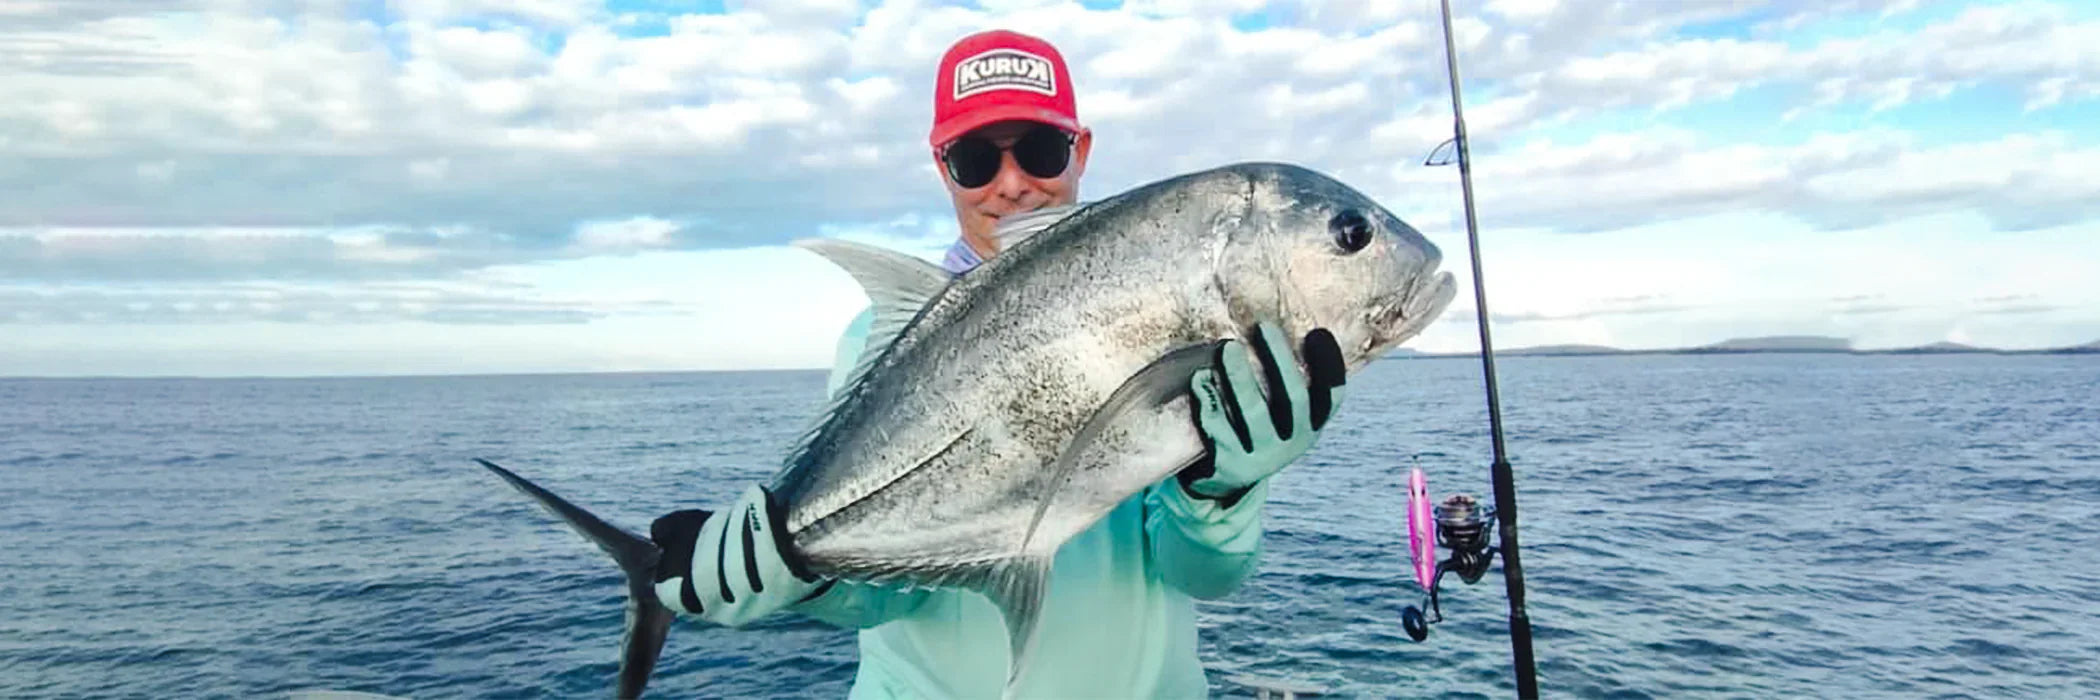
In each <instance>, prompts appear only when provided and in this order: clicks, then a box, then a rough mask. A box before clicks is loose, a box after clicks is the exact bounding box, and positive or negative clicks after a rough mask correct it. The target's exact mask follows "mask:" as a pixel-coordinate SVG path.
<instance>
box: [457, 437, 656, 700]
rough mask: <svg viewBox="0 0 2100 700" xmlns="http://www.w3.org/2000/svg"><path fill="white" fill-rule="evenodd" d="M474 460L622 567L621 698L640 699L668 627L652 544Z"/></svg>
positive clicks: (486, 462) (528, 482)
mask: <svg viewBox="0 0 2100 700" xmlns="http://www.w3.org/2000/svg"><path fill="white" fill-rule="evenodd" d="M474 461H476V462H480V463H481V466H484V467H488V468H489V471H493V472H495V473H496V475H497V476H500V477H503V480H504V481H507V482H510V485H511V486H514V487H516V488H517V489H518V490H519V491H523V492H525V494H526V495H528V496H531V497H532V499H533V500H535V501H538V502H539V504H540V505H541V506H543V507H545V508H546V509H547V510H549V511H551V512H553V513H554V514H555V515H558V516H561V519H562V521H563V522H566V523H568V524H569V527H572V528H575V529H576V531H577V532H580V533H583V536H584V537H585V538H588V539H589V540H590V541H591V543H592V544H596V545H598V548H599V549H602V550H605V553H606V554H610V555H612V558H613V561H616V562H619V564H620V570H621V571H624V572H626V573H627V631H626V632H625V633H624V634H623V635H622V636H621V638H620V681H619V697H621V698H623V699H624V698H637V697H641V695H642V688H643V687H644V686H647V685H648V684H649V673H650V672H651V671H653V670H655V668H656V657H657V655H658V654H661V653H662V652H663V647H664V636H665V635H667V634H669V633H670V631H671V610H670V609H669V608H666V607H664V606H663V604H662V603H660V602H657V600H656V587H655V579H654V577H653V575H652V570H654V569H655V568H656V560H657V557H658V556H659V555H660V552H659V551H658V550H657V548H656V543H655V542H651V541H649V540H648V539H647V538H644V537H640V536H638V535H635V534H634V533H632V532H628V531H626V530H623V529H620V528H619V527H617V526H614V525H612V524H610V523H607V522H605V521H604V520H601V519H599V518H598V516H596V515H592V514H591V513H590V511H586V510H584V509H582V508H578V507H576V505H575V504H572V503H570V502H568V501H565V500H562V498H561V497H560V496H556V495H554V494H553V493H551V492H549V491H547V490H546V489H543V488H540V487H539V486H538V485H537V484H534V483H532V482H530V481H526V480H525V479H524V478H523V477H520V476H518V475H516V474H512V473H511V472H510V470H508V469H504V468H502V467H499V466H496V465H495V463H493V462H490V461H488V460H485V459H479V458H477V459H475V460H474Z"/></svg>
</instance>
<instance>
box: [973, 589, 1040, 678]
mask: <svg viewBox="0 0 2100 700" xmlns="http://www.w3.org/2000/svg"><path fill="white" fill-rule="evenodd" d="M1049 587H1050V557H1048V556H1040V557H1024V558H1021V559H1015V560H1012V561H1009V562H1007V563H1004V564H1000V565H998V566H996V567H993V568H992V570H991V571H990V573H989V575H988V576H987V577H986V580H985V581H984V582H983V584H982V586H981V590H982V591H983V592H984V595H985V597H986V598H990V599H991V601H992V605H995V606H998V608H999V614H1000V615H1001V616H1003V617H1005V618H1006V635H1007V650H1008V651H1009V652H1010V656H1009V661H1008V662H1007V666H1006V687H1007V689H1008V690H1012V689H1013V687H1014V681H1015V679H1018V678H1020V677H1021V671H1022V670H1023V669H1025V668H1026V667H1027V664H1028V661H1029V659H1030V654H1031V653H1032V652H1033V651H1034V650H1035V623H1036V621H1037V620H1038V619H1040V618H1041V613H1042V609H1043V594H1044V593H1045V591H1046V590H1047V589H1048V588H1049Z"/></svg>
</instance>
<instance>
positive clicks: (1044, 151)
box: [1014, 127, 1072, 178]
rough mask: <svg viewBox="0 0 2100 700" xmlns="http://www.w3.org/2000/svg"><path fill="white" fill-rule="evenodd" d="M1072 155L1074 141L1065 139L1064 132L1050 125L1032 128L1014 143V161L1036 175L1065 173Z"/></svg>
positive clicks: (1044, 175) (1054, 175) (1055, 175)
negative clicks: (1066, 165)
mask: <svg viewBox="0 0 2100 700" xmlns="http://www.w3.org/2000/svg"><path fill="white" fill-rule="evenodd" d="M1071 157H1072V143H1071V142H1070V141H1067V140H1065V134H1064V132H1062V131H1058V130H1056V129H1053V128H1049V127H1043V128H1038V129H1034V130H1031V131H1029V132H1028V135H1027V136H1023V137H1021V140H1020V141H1019V142H1018V143H1015V144H1014V162H1016V163H1019V164H1020V165H1021V169H1022V170H1025V171H1028V174H1030V175H1034V176H1036V177H1042V178H1050V177H1057V176H1058V175H1062V174H1064V172H1065V164H1066V163H1067V162H1068V161H1069V160H1070V159H1071Z"/></svg>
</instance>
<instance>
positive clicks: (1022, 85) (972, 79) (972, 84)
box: [954, 49, 1057, 100]
mask: <svg viewBox="0 0 2100 700" xmlns="http://www.w3.org/2000/svg"><path fill="white" fill-rule="evenodd" d="M988 90H1028V91H1031V92H1040V93H1043V94H1045V95H1049V96H1051V97H1056V96H1057V73H1056V71H1054V70H1052V69H1051V67H1050V61H1049V60H1048V59H1045V58H1043V57H1041V56H1037V55H1035V54H1032V53H1029V52H1026V51H1022V50H1019V49H992V50H990V51H986V52H984V53H981V54H977V55H975V56H971V57H969V58H967V59H963V61H962V62H961V63H957V64H955V98H954V99H957V100H960V99H962V98H965V97H969V96H971V95H975V94H977V93H980V92H985V91H988Z"/></svg>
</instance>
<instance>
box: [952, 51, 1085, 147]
mask: <svg viewBox="0 0 2100 700" xmlns="http://www.w3.org/2000/svg"><path fill="white" fill-rule="evenodd" d="M1014 119H1024V120H1028V121H1037V122H1042V123H1045V124H1050V125H1052V126H1056V127H1058V128H1061V129H1064V130H1066V131H1079V130H1080V126H1079V108H1078V106H1077V105H1076V103H1075V102H1074V101H1073V99H1072V73H1071V71H1069V70H1067V69H1066V68H1065V57H1064V56H1063V55H1062V54H1059V53H1058V51H1057V47H1054V46H1051V45H1050V42H1047V41H1043V40H1042V39H1038V38H1035V37H1032V36H1028V35H1026V34H1020V33H1017V32H1010V31H1006V30H1003V29H1002V30H994V31H987V32H978V33H976V34H971V35H969V36H966V37H963V38H962V39H960V40H958V41H956V42H955V45H954V46H950V47H948V53H946V54H943V55H942V56H941V68H940V74H939V75H938V76H937V77H936V78H935V80H934V86H933V133H932V134H930V135H929V136H928V139H927V140H928V141H929V142H930V143H931V144H932V145H933V146H935V147H939V146H940V145H941V144H945V143H947V142H949V141H952V140H954V139H955V137H957V136H961V135H963V134H965V133H968V132H969V131H970V130H971V129H975V128H977V127H980V126H984V125H986V124H990V123H992V122H1000V121H1007V120H1014Z"/></svg>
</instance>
